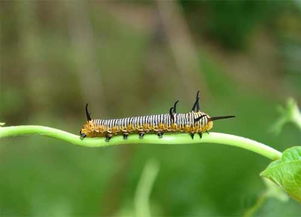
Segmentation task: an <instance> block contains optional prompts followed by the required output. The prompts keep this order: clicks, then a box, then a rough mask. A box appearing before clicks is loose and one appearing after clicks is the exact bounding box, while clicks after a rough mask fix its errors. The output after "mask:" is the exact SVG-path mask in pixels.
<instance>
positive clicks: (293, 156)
mask: <svg viewBox="0 0 301 217" xmlns="http://www.w3.org/2000/svg"><path fill="white" fill-rule="evenodd" d="M261 176H263V177H266V178H269V179H270V180H272V181H273V182H275V183H276V184H277V185H279V186H280V187H281V188H282V189H284V190H285V191H286V192H287V193H288V194H289V195H290V196H291V197H293V198H295V199H296V200H298V201H299V202H301V146H297V147H292V148H289V149H287V150H285V151H284V152H283V155H282V157H281V159H279V160H276V161H274V162H272V163H271V164H270V165H269V166H268V167H267V168H266V169H265V170H264V171H263V172H262V173H261Z"/></svg>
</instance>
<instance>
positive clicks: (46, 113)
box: [0, 1, 301, 217]
mask: <svg viewBox="0 0 301 217" xmlns="http://www.w3.org/2000/svg"><path fill="white" fill-rule="evenodd" d="M18 4H23V3H20V2H19V3H18V2H11V3H10V2H1V6H2V7H1V8H2V9H1V13H0V20H1V31H2V32H3V33H4V34H1V48H2V51H1V53H0V54H1V87H0V88H1V94H0V102H1V103H0V122H6V123H7V125H13V124H43V125H50V126H53V127H59V128H62V129H66V130H68V131H71V132H74V133H76V132H78V131H79V129H80V127H81V124H82V123H83V121H84V112H83V105H84V104H85V103H86V100H87V99H85V98H83V97H82V95H81V93H82V90H81V88H80V86H79V79H81V78H80V77H77V75H76V73H75V72H74V71H75V70H77V67H76V66H75V63H76V62H77V61H79V59H80V58H81V56H82V55H85V54H79V53H74V50H73V46H72V45H71V43H70V35H69V34H68V33H67V30H66V29H67V25H68V24H67V22H66V21H65V16H67V15H66V14H67V13H66V9H64V7H62V6H61V3H60V2H59V1H58V2H47V3H45V2H44V3H37V4H36V5H35V8H36V9H31V10H33V12H34V13H33V14H34V15H32V16H34V17H31V19H34V20H35V22H36V23H35V28H36V29H35V30H32V31H36V35H35V37H36V38H38V39H39V42H36V41H33V43H34V45H35V46H34V48H33V49H34V50H31V51H26V52H25V51H24V50H22V49H24V47H23V46H24V44H22V43H25V42H24V41H23V40H22V37H23V33H22V32H20V19H22V13H23V12H22V11H20V8H19V6H18ZM30 4H35V3H34V2H32V3H30ZM206 4H209V3H206ZM237 4H239V2H238V3H237ZM271 4H272V3H271ZM123 6H124V7H125V9H124V11H122V10H121V9H120V8H122V7H123ZM132 6H133V7H134V9H135V11H137V13H138V12H140V13H141V14H143V16H142V18H141V17H138V18H136V19H134V20H135V21H136V22H138V21H139V20H140V21H141V22H142V24H139V25H142V26H144V28H145V29H147V31H142V30H141V29H139V28H136V26H137V25H136V24H131V23H129V21H127V19H126V18H127V17H130V15H131V12H132V11H131V7H132ZM222 6H223V4H222V5H219V4H218V3H215V6H214V7H222ZM212 7H213V6H212ZM58 8H59V9H58ZM203 8H206V7H205V6H204V7H202V5H200V6H196V7H195V9H202V10H203ZM287 8H288V9H287ZM144 9H146V10H144ZM88 10H89V11H88V12H89V16H90V21H91V24H92V26H93V31H94V34H95V53H96V59H97V63H96V64H97V65H98V66H99V68H100V71H99V72H97V73H101V75H102V78H103V83H102V84H100V85H101V86H102V88H103V90H104V101H99V100H98V99H95V101H93V102H89V103H90V105H91V110H92V115H93V117H100V118H106V117H108V118H110V117H123V116H131V115H136V114H137V115H138V114H150V113H161V112H167V110H168V108H169V107H170V106H171V104H172V103H173V102H174V101H175V100H176V99H180V103H179V111H183V112H184V111H188V110H189V109H190V107H191V104H192V102H190V100H189V98H190V97H193V96H194V94H195V93H190V92H187V90H186V89H184V88H183V86H182V83H181V79H180V78H179V77H178V76H177V74H176V73H175V70H176V67H175V66H174V65H175V63H174V61H173V59H172V55H171V54H170V51H169V50H168V48H167V45H166V39H165V38H164V36H162V29H160V28H159V27H157V28H156V27H153V26H157V25H158V26H160V25H159V23H160V22H159V21H156V20H155V21H154V23H155V24H154V25H148V24H147V22H145V23H144V22H143V21H144V20H146V18H144V15H145V14H148V13H147V11H151V14H152V13H154V14H156V13H155V12H154V11H152V10H154V6H152V5H151V4H149V5H148V4H145V5H144V4H143V5H142V6H141V5H138V4H123V5H122V4H113V5H111V6H110V5H109V7H108V6H107V5H105V4H98V3H96V2H93V3H89V4H88ZM202 10H201V11H202ZM218 10H222V9H218ZM232 10H238V9H235V8H233V9H232ZM283 10H285V11H286V13H284V12H283V13H281V11H280V12H279V13H278V14H277V16H276V14H275V19H274V21H275V23H276V24H273V22H271V21H269V22H267V21H266V20H265V19H263V18H262V19H260V20H259V21H256V23H257V22H258V23H259V24H260V26H263V28H266V29H268V30H269V27H270V26H272V27H275V28H274V29H275V30H274V31H271V32H270V34H271V35H272V36H271V38H272V39H273V40H276V42H275V43H274V46H275V49H276V50H277V52H279V53H278V54H279V58H276V59H274V63H273V64H275V65H277V66H278V65H279V67H278V68H279V71H276V72H274V74H273V75H272V76H273V77H268V79H271V80H273V79H274V78H278V80H276V83H275V84H274V85H275V86H276V88H275V87H274V86H268V85H267V86H266V87H262V86H260V85H258V84H256V83H247V82H246V81H245V80H238V79H237V77H235V76H234V73H235V72H228V71H227V70H226V63H224V62H223V63H221V60H220V59H219V58H218V57H217V55H215V53H214V52H212V49H211V48H210V47H211V46H214V47H216V46H217V45H216V44H218V46H223V45H220V41H218V42H215V41H214V39H212V38H209V39H206V38H205V37H202V36H197V34H195V33H196V32H197V31H198V29H196V28H194V26H193V25H192V27H193V28H192V30H193V36H194V37H195V38H196V41H197V42H198V43H199V44H200V46H199V47H198V48H197V49H198V52H199V60H200V62H199V64H200V67H201V69H202V73H203V77H205V80H206V81H205V82H206V84H207V86H208V92H210V98H208V97H206V96H207V95H208V94H209V93H202V94H201V95H202V96H203V97H202V98H206V100H202V101H201V106H202V110H204V111H205V112H208V113H209V114H210V115H222V114H235V115H236V116H237V118H236V119H235V120H231V121H230V120H229V121H223V122H222V121H221V122H218V123H216V125H215V128H214V131H217V132H225V133H232V134H236V135H241V136H245V137H249V138H253V139H255V140H258V141H261V142H264V143H267V144H275V146H274V147H275V148H276V149H278V150H284V149H286V148H288V147H291V146H294V145H300V143H299V141H300V133H299V132H298V130H297V129H295V128H294V127H293V126H290V125H288V126H285V127H284V129H283V132H282V133H281V134H280V135H277V136H275V135H273V134H271V133H269V132H268V129H270V127H271V125H272V124H273V123H274V121H275V120H276V119H277V116H278V114H277V111H276V107H277V105H279V104H282V103H283V102H284V101H285V99H286V98H287V96H288V95H292V96H295V98H296V99H297V100H300V97H301V96H300V91H299V90H300V85H299V84H300V82H298V81H299V80H300V70H298V67H296V65H298V64H296V61H292V60H291V58H293V59H295V58H298V57H300V55H298V54H297V52H296V53H295V55H293V56H291V55H290V54H291V50H293V51H298V50H299V49H300V46H299V42H300V38H301V37H299V34H300V33H299V32H298V28H297V27H298V26H299V24H298V22H297V23H296V22H294V21H292V20H295V19H297V20H298V18H299V16H300V15H299V13H298V12H297V11H296V10H295V9H293V10H291V9H290V7H289V6H287V7H285V8H284V9H283ZM116 11H117V12H116ZM118 11H119V13H120V14H121V15H119V17H120V16H121V17H122V18H124V20H122V19H119V18H118V16H116V15H115V14H114V13H117V14H118ZM194 11H195V10H191V11H189V10H188V11H186V9H185V15H186V17H187V19H188V21H189V22H190V21H191V23H197V24H198V23H199V25H201V23H202V22H205V23H207V25H209V24H210V25H211V26H212V25H213V24H215V25H216V27H215V28H214V29H216V30H220V31H224V34H227V37H226V38H223V37H224V36H223V34H220V33H219V32H217V33H215V36H216V37H222V39H221V40H222V41H223V43H228V40H230V39H231V40H232V42H231V43H230V44H228V45H229V46H232V45H235V42H236V40H238V42H239V43H245V47H248V46H247V45H250V44H249V43H251V42H250V41H249V40H248V39H245V37H247V36H248V34H252V31H259V30H258V28H256V25H255V24H254V26H250V25H248V26H246V28H247V27H248V28H249V29H247V30H242V32H239V31H240V28H237V30H236V31H228V28H227V25H225V24H223V23H222V20H220V19H227V17H228V16H227V14H224V13H223V14H220V15H219V16H222V15H223V16H222V18H219V17H217V16H216V18H215V19H213V20H208V19H206V17H202V15H201V14H200V13H199V12H198V10H196V12H194ZM264 12H265V11H261V9H260V11H259V13H261V14H262V13H264ZM241 13H242V12H240V13H238V12H237V13H236V14H233V16H234V15H237V14H241ZM138 14H139V13H138ZM229 14H231V12H229ZM213 15H214V14H213ZM23 16H24V14H23ZM233 16H232V18H231V17H230V18H231V19H229V20H227V22H230V21H231V22H235V20H237V19H236V18H235V19H233ZM241 16H242V15H239V16H238V17H241ZM250 16H251V17H253V15H252V14H251V15H250ZM288 16H289V17H292V18H290V19H287V17H288ZM194 17H195V19H196V20H193V18H194ZM200 17H201V18H202V20H201V21H202V22H201V21H199V22H198V20H200ZM252 19H253V18H252ZM215 20H217V21H216V23H214V22H215ZM283 20H284V21H285V22H284V21H283ZM242 21H244V19H242V20H241V22H242ZM224 22H226V21H224ZM246 22H249V23H254V21H252V20H250V21H246ZM147 25H148V26H147ZM221 25H222V27H223V28H220V27H219V26H221ZM233 25H238V27H239V26H241V24H240V23H236V24H235V23H233ZM289 27H290V28H289ZM28 28H29V29H28V31H30V28H33V25H32V24H31V23H30V22H29V26H28ZM199 28H200V29H201V30H203V26H202V25H201V26H200V27H199ZM205 30H206V29H205ZM268 30H267V31H268ZM25 31H27V29H25ZM231 33H237V35H238V36H235V34H234V35H232V34H231ZM285 33H289V35H290V37H289V39H290V40H289V41H291V40H292V38H294V40H296V41H297V42H296V43H294V44H293V46H291V43H289V42H288V41H287V37H281V36H282V35H284V34H285ZM231 36H233V38H231ZM240 37H243V40H241V39H240ZM255 41H256V40H255ZM210 43H211V44H210ZM212 43H213V45H212ZM223 43H221V44H223ZM218 46H217V47H218ZM229 46H227V45H225V46H224V47H222V48H220V50H218V52H226V54H227V56H232V55H233V51H232V50H231V51H229V50H227V47H229ZM283 47H285V49H284V50H285V52H282V49H280V48H283ZM245 49H247V48H244V49H242V50H240V48H239V47H238V48H237V51H236V52H237V53H239V54H240V55H245ZM22 52H25V54H24V53H22ZM34 53H38V54H41V56H39V58H38V60H36V59H35V60H34V63H32V64H36V63H38V64H39V65H40V67H41V71H39V73H38V74H37V76H39V77H42V78H43V79H44V82H45V83H41V84H40V86H39V87H40V88H42V90H43V92H37V93H36V95H35V98H32V97H31V95H30V93H31V92H30V87H29V86H30V82H29V83H27V80H26V78H27V76H28V73H29V70H30V68H31V67H30V63H29V62H28V61H27V58H29V57H30V55H33V56H34V55H35V54H34ZM24 55H25V56H24ZM282 56H285V57H286V58H282ZM225 58H226V57H225ZM239 60H240V59H239V58H238V59H237V62H235V64H241V63H240V62H239ZM279 62H280V63H279ZM297 63H298V62H297ZM253 64H255V65H256V62H255V63H253ZM289 65H290V66H289ZM292 67H293V69H294V70H291V69H292ZM296 69H297V70H296ZM299 69H300V67H299ZM244 70H245V69H244V68H241V73H243V72H244ZM263 71H264V69H263ZM231 73H233V74H231ZM236 73H239V72H236ZM43 76H45V77H43ZM86 76H90V75H89V74H87V75H86ZM249 76H250V77H252V78H253V77H256V76H258V74H256V73H253V74H251V75H249ZM262 76H266V75H265V74H262V75H260V76H259V77H258V80H260V79H262ZM265 78H266V77H265ZM31 88H35V87H31ZM87 88H88V87H87ZM31 91H34V90H31ZM91 91H97V90H91ZM37 102H39V103H40V102H41V104H38V103H37ZM95 104H99V105H100V106H104V107H105V108H106V109H107V113H108V114H107V116H105V117H104V116H103V115H102V114H100V113H99V112H98V111H97V110H95V109H93V106H94V105H95ZM95 108H96V105H95ZM128 153H130V154H128ZM209 153H214V155H212V154H209ZM150 158H155V159H157V160H158V161H159V162H160V173H159V174H158V177H157V180H156V182H155V184H154V187H153V193H152V200H151V202H152V204H151V205H153V206H151V208H153V209H155V210H154V212H152V213H154V216H155V214H157V213H158V215H162V216H196V215H198V216H199V215H217V216H231V215H232V216H233V215H238V216H240V215H242V214H243V213H244V211H245V210H246V209H247V208H249V207H251V206H252V205H253V204H254V203H255V201H256V198H257V196H259V195H260V194H261V192H263V191H264V188H265V187H264V184H263V183H262V181H261V179H260V177H259V172H260V171H262V170H263V169H264V168H265V167H266V165H267V164H268V163H269V161H268V160H266V159H264V158H262V157H260V156H258V155H256V154H253V153H250V152H247V151H243V150H238V149H233V148H230V147H224V146H215V145H211V144H208V145H203V146H202V147H198V146H194V145H188V146H169V147H168V146H152V145H129V146H125V147H108V148H106V149H85V148H81V147H74V146H72V145H69V144H67V143H62V142H59V141H56V140H53V139H47V138H40V137H22V138H14V139H5V140H1V145H0V174H2V175H1V179H0V215H1V216H20V215H23V216H24V215H28V216H34V215H36V216H42V215H43V214H44V216H52V215H53V216H54V215H57V216H62V215H64V216H67V215H70V216H74V215H85V216H88V215H89V216H101V215H102V214H103V213H105V212H106V211H105V209H106V207H108V206H110V205H111V204H112V203H116V204H115V206H114V207H115V208H114V210H113V211H111V213H110V215H114V214H118V213H120V212H121V211H120V210H130V209H132V207H133V201H134V195H135V189H136V187H137V183H138V181H139V178H140V176H141V171H142V169H143V166H144V165H145V162H146V160H147V159H150ZM125 162H127V163H126V164H127V167H123V164H125ZM225 165H226V166H225ZM120 170H125V171H124V172H123V173H122V174H123V175H122V178H121V179H122V180H121V181H120V185H121V186H118V187H119V189H120V190H118V191H117V193H116V194H113V195H111V194H108V193H107V192H108V191H109V190H108V189H109V188H117V186H113V187H112V186H111V183H112V179H113V180H114V179H115V175H116V174H118V173H119V172H120ZM118 181H119V180H117V182H116V183H117V184H118ZM114 183H115V182H114ZM109 192H110V191H109ZM115 197H117V199H118V200H116V198H115ZM114 201H117V202H114ZM44 210H47V213H45V211H44ZM152 211H153V210H152ZM300 211H301V209H300V205H298V204H297V203H296V202H294V201H289V202H287V203H283V202H280V201H277V200H274V199H271V200H268V201H267V204H266V205H265V206H264V207H263V208H262V209H261V210H260V213H263V214H264V216H273V217H277V216H285V215H286V216H288V215H291V216H298V214H299V213H300ZM260 213H259V214H260Z"/></svg>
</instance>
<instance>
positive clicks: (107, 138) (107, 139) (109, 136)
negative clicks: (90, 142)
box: [106, 133, 113, 142]
mask: <svg viewBox="0 0 301 217" xmlns="http://www.w3.org/2000/svg"><path fill="white" fill-rule="evenodd" d="M112 137H113V135H112V134H110V133H108V134H106V142H109V141H110V139H111V138H112Z"/></svg>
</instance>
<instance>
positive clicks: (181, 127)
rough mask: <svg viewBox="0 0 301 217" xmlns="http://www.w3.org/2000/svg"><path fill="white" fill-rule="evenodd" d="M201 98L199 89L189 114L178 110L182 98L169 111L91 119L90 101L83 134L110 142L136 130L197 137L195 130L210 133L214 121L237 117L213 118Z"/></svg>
mask: <svg viewBox="0 0 301 217" xmlns="http://www.w3.org/2000/svg"><path fill="white" fill-rule="evenodd" d="M199 99H200V97H199V91H198V92H197V95H196V99H195V102H194V104H193V107H192V110H191V112H188V113H177V111H176V106H177V103H178V102H179V101H176V102H175V103H174V105H173V107H171V108H170V109H169V113H166V114H157V115H147V116H136V117H127V118H119V119H108V120H102V119H91V116H90V113H89V111H88V104H86V116H87V122H86V123H85V124H84V126H83V128H82V129H81V131H80V136H81V138H85V137H105V138H106V141H109V140H110V139H111V137H113V136H114V135H123V137H124V139H126V138H127V137H128V135H129V134H134V133H135V134H138V135H139V137H140V138H142V137H143V136H144V135H145V134H146V133H155V134H157V135H158V136H159V137H160V138H161V137H162V136H163V134H164V133H166V132H171V133H180V132H184V133H189V134H190V135H191V137H192V138H194V134H195V133H198V134H199V135H200V137H202V133H204V132H208V131H209V130H210V129H211V128H212V127H213V121H214V120H219V119H226V118H233V117H235V116H233V115H229V116H218V117H210V116H209V115H207V114H206V113H204V112H201V111H200V105H199Z"/></svg>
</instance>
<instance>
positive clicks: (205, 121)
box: [193, 111, 235, 132]
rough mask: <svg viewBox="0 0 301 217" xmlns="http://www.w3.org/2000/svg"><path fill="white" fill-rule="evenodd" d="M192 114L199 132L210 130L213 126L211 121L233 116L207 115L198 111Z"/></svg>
mask: <svg viewBox="0 0 301 217" xmlns="http://www.w3.org/2000/svg"><path fill="white" fill-rule="evenodd" d="M193 114H194V123H195V125H196V126H197V127H198V128H199V130H200V131H201V132H206V131H209V130H211V129H212V127H213V121H216V120H221V119H227V118H234V117H235V116H233V115H227V116H215V117H210V116H209V115H207V114H205V113H203V112H199V111H198V112H193Z"/></svg>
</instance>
